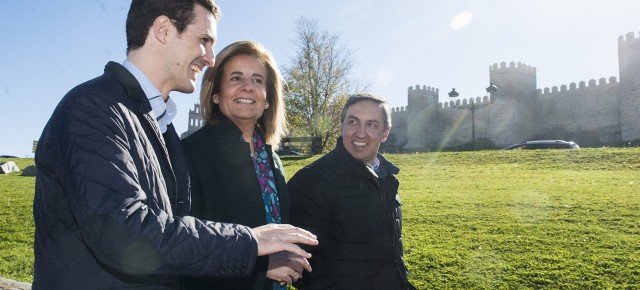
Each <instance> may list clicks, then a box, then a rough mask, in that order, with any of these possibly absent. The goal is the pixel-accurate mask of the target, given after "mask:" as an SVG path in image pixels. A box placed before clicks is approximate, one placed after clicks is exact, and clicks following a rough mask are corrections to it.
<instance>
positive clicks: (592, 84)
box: [537, 76, 618, 95]
mask: <svg viewBox="0 0 640 290" xmlns="http://www.w3.org/2000/svg"><path fill="white" fill-rule="evenodd" d="M612 84H618V79H617V78H616V77H613V76H612V77H609V81H608V82H607V79H606V78H600V79H598V82H597V83H596V80H594V79H591V80H589V82H588V86H587V83H585V81H580V82H579V83H578V84H577V85H576V83H570V84H569V86H568V87H567V85H561V86H560V87H559V88H558V86H553V87H551V89H549V88H548V87H546V88H544V89H538V90H537V91H538V95H548V94H554V93H558V92H569V91H572V90H582V89H586V88H590V89H593V88H595V87H598V86H608V85H612Z"/></svg>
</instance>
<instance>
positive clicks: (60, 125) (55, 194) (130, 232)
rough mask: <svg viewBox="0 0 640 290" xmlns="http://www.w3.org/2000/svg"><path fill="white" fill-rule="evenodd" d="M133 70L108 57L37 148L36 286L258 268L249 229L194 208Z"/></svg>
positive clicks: (177, 160) (175, 145)
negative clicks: (195, 213) (192, 213)
mask: <svg viewBox="0 0 640 290" xmlns="http://www.w3.org/2000/svg"><path fill="white" fill-rule="evenodd" d="M150 112H151V105H150V104H149V101H148V99H147V97H146V96H145V94H144V92H143V91H142V89H141V88H140V85H139V84H138V82H137V81H136V79H135V78H134V77H133V75H131V74H130V73H129V72H128V71H127V70H126V69H125V68H124V67H122V66H121V65H119V64H117V63H114V62H110V63H108V64H107V65H106V68H105V73H104V74H103V75H102V76H100V77H98V78H95V79H93V80H90V81H88V82H86V83H84V84H81V85H79V86H77V87H76V88H74V89H72V90H71V91H70V92H69V93H68V94H67V95H66V96H65V97H64V98H63V99H62V100H61V102H60V103H59V105H58V106H57V107H56V109H55V111H54V112H53V115H52V116H51V119H50V120H49V122H48V123H47V125H46V127H45V129H44V131H43V133H42V136H41V137H40V141H39V142H38V148H37V151H36V166H37V168H38V173H37V177H36V191H35V199H34V205H33V215H34V219H35V227H36V231H35V243H34V252H35V265H34V281H33V289H47V290H51V289H134V288H135V289H175V288H178V287H179V279H178V277H179V276H205V275H207V276H209V275H217V276H239V275H249V274H250V273H251V271H252V270H253V267H254V264H255V261H256V256H257V244H256V240H255V237H254V236H253V235H252V233H251V232H250V230H249V228H247V227H245V226H240V225H234V224H220V223H214V222H209V221H204V220H198V219H194V218H193V217H188V216H183V215H185V214H186V213H188V212H189V206H190V205H189V180H188V169H187V165H186V159H185V157H184V152H183V149H182V146H181V143H180V140H179V138H178V135H177V134H176V132H175V129H174V128H173V126H172V125H170V126H169V128H168V130H167V132H166V133H165V134H161V133H160V130H159V128H158V126H157V123H155V122H154V121H153V116H152V115H151V113H150Z"/></svg>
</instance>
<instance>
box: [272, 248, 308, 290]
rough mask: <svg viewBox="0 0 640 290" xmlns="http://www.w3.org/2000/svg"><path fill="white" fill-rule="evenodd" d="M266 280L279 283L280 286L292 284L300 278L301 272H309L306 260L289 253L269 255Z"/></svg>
mask: <svg viewBox="0 0 640 290" xmlns="http://www.w3.org/2000/svg"><path fill="white" fill-rule="evenodd" d="M268 269H269V270H268V271H267V278H269V279H271V280H275V281H278V282H280V285H284V284H293V282H296V281H298V279H300V278H302V271H303V270H307V271H308V272H311V265H310V264H309V261H307V259H305V258H303V257H300V256H298V255H296V254H293V253H289V252H279V253H275V254H271V255H269V268H268Z"/></svg>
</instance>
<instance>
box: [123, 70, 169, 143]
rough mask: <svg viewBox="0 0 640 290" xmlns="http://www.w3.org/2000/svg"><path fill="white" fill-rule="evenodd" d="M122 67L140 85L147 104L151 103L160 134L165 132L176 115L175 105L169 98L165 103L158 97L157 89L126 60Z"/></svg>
mask: <svg viewBox="0 0 640 290" xmlns="http://www.w3.org/2000/svg"><path fill="white" fill-rule="evenodd" d="M122 66H124V67H125V68H126V69H127V70H128V71H129V72H130V73H131V74H132V75H133V76H134V77H135V78H136V80H137V81H138V83H140V87H142V91H144V94H145V95H146V96H147V98H148V99H149V103H151V110H152V113H153V117H154V118H155V119H156V122H158V127H160V132H162V133H164V132H167V125H169V124H171V122H173V118H175V117H176V115H177V114H178V106H176V103H174V102H173V100H171V97H168V98H167V101H166V102H165V101H164V100H163V99H162V96H161V95H160V91H158V88H156V86H154V85H153V83H152V82H151V80H149V78H148V77H147V76H146V75H145V74H144V73H143V72H142V71H141V70H140V69H138V68H137V67H136V66H135V65H134V64H133V63H131V62H130V61H128V60H126V59H125V60H124V62H122Z"/></svg>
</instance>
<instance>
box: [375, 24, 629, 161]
mask: <svg viewBox="0 0 640 290" xmlns="http://www.w3.org/2000/svg"><path fill="white" fill-rule="evenodd" d="M618 59H619V72H620V80H618V79H616V77H609V78H600V79H599V80H597V81H596V80H589V81H587V82H585V81H580V82H578V83H570V84H569V85H561V86H559V87H557V86H554V87H552V88H544V89H540V88H538V87H537V83H536V68H535V67H532V66H529V65H526V64H523V63H514V62H510V63H509V64H508V65H507V63H506V62H502V63H500V64H493V65H492V66H490V67H489V81H490V82H491V83H493V84H495V85H496V86H497V87H498V91H497V92H496V93H493V94H491V96H485V97H483V98H480V97H477V98H472V99H463V100H457V101H455V102H454V101H449V102H444V103H443V102H438V99H439V89H437V88H434V87H428V86H422V87H420V86H419V85H416V86H415V87H413V86H412V87H409V88H408V92H407V100H408V102H407V106H406V107H399V108H393V109H392V117H393V129H392V130H391V135H390V137H389V139H388V141H387V143H388V144H386V148H389V149H391V148H393V149H396V150H401V151H426V150H439V149H443V148H447V147H457V146H463V147H464V146H466V147H468V145H469V144H470V143H471V142H472V122H471V118H472V114H471V110H470V109H469V105H470V103H471V102H473V103H474V106H475V113H474V116H473V117H474V119H475V122H473V123H475V141H476V148H487V147H494V148H496V147H497V148H500V147H504V146H507V145H510V144H513V143H518V142H521V141H526V140H533V139H564V140H573V141H575V142H576V143H578V144H579V145H581V146H583V147H597V146H622V145H624V144H628V143H629V142H632V143H633V144H636V145H637V144H638V143H639V142H640V37H636V35H635V34H634V33H633V32H630V33H627V34H626V35H625V36H620V37H619V38H618ZM461 107H463V108H464V107H466V109H463V108H461Z"/></svg>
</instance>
